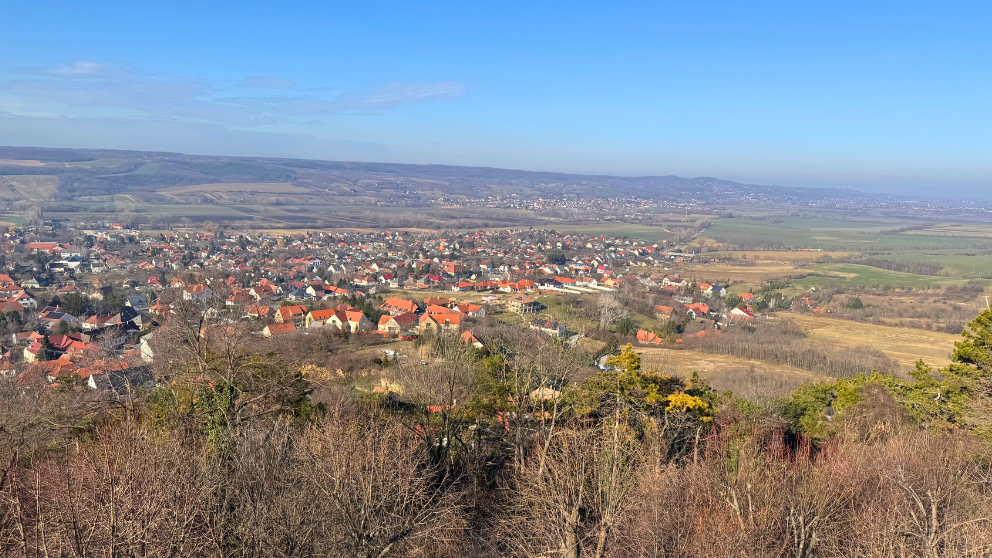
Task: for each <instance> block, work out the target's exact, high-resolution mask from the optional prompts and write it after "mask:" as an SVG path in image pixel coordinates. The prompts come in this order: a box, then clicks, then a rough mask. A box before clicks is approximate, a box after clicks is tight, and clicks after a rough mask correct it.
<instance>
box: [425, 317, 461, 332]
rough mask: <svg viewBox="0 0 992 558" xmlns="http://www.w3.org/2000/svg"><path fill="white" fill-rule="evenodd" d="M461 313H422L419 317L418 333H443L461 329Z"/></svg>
mask: <svg viewBox="0 0 992 558" xmlns="http://www.w3.org/2000/svg"><path fill="white" fill-rule="evenodd" d="M461 325H462V315H461V314H458V313H452V314H424V315H423V316H421V317H420V325H419V331H420V333H428V332H432V333H443V332H449V331H452V332H454V331H458V330H460V329H461Z"/></svg>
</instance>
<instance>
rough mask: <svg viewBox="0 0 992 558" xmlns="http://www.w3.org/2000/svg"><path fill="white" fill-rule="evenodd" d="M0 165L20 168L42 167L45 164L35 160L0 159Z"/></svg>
mask: <svg viewBox="0 0 992 558" xmlns="http://www.w3.org/2000/svg"><path fill="white" fill-rule="evenodd" d="M0 165H18V166H22V167H43V166H45V163H42V162H41V161H38V160H36V159H0Z"/></svg>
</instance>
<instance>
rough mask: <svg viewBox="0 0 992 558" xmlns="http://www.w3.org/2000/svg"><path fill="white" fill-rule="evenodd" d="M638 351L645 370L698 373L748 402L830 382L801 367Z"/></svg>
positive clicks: (671, 351) (657, 349)
mask: <svg viewBox="0 0 992 558" xmlns="http://www.w3.org/2000/svg"><path fill="white" fill-rule="evenodd" d="M635 349H636V351H637V352H638V353H640V354H641V367H642V368H643V369H645V370H651V369H655V370H663V371H665V372H666V373H670V374H677V375H679V376H681V377H683V378H687V377H689V376H691V375H692V373H693V372H698V373H699V376H700V377H701V378H703V379H704V380H706V381H707V382H708V383H709V384H710V385H711V386H713V387H714V388H715V389H717V390H720V391H723V390H728V389H729V390H731V391H733V392H734V393H735V394H736V395H738V396H741V397H746V398H749V399H754V398H761V397H767V396H775V395H787V394H789V393H792V392H793V391H794V390H795V389H796V388H797V387H799V386H801V385H804V384H808V383H813V382H822V381H829V380H830V379H831V378H830V377H828V376H825V375H821V374H816V373H813V372H808V371H806V370H802V369H800V368H795V367H792V366H786V365H779V364H771V363H768V362H762V361H759V360H748V359H744V358H736V357H732V356H726V355H717V354H710V353H703V352H699V351H690V350H675V349H666V348H662V347H645V346H642V345H639V346H636V347H635Z"/></svg>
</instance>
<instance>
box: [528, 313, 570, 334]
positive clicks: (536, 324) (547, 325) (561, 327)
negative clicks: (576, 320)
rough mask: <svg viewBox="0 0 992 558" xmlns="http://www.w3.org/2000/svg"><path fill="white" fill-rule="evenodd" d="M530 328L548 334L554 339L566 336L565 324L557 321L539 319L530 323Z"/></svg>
mask: <svg viewBox="0 0 992 558" xmlns="http://www.w3.org/2000/svg"><path fill="white" fill-rule="evenodd" d="M530 328H531V329H535V330H537V331H540V332H541V333H546V334H548V335H550V336H552V337H564V336H565V324H564V323H563V322H558V321H555V320H546V319H543V318H538V319H536V320H534V321H532V322H531V323H530Z"/></svg>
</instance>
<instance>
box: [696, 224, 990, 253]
mask: <svg viewBox="0 0 992 558" xmlns="http://www.w3.org/2000/svg"><path fill="white" fill-rule="evenodd" d="M776 220H779V219H776ZM780 221H781V222H778V223H773V222H772V220H749V219H721V220H719V221H717V222H716V223H714V224H713V226H712V227H710V228H709V229H708V230H707V231H706V232H705V233H703V235H702V238H704V239H713V240H718V241H728V242H735V241H748V242H754V243H769V244H778V245H782V246H791V247H800V246H805V247H810V248H821V249H824V250H854V251H866V250H933V249H948V248H950V249H954V248H956V249H967V248H979V247H983V246H992V243H990V241H989V239H988V238H964V237H949V236H925V235H919V234H891V233H890V234H886V233H885V232H884V231H891V230H894V229H897V228H899V227H902V226H906V225H910V224H912V221H909V220H903V221H899V220H895V219H886V218H879V219H878V220H867V219H850V220H848V219H800V218H787V219H781V220H780ZM700 242H702V240H700V241H699V242H697V244H698V243H700Z"/></svg>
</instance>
